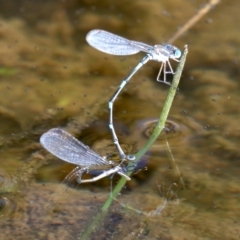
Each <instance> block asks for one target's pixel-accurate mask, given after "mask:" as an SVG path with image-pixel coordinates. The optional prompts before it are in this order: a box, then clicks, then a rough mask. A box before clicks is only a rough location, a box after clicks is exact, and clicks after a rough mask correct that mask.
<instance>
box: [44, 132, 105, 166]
mask: <svg viewBox="0 0 240 240" xmlns="http://www.w3.org/2000/svg"><path fill="white" fill-rule="evenodd" d="M40 143H41V145H42V146H43V147H44V148H45V149H46V150H47V151H49V152H50V153H52V154H53V155H55V156H56V157H58V158H60V159H62V160H64V161H66V162H69V163H72V164H76V165H80V166H84V167H91V166H98V165H109V162H108V161H106V160H105V159H104V158H102V157H101V156H99V155H98V154H97V153H95V152H94V151H93V150H91V149H90V148H89V147H88V146H86V145H84V144H83V143H81V142H80V141H79V140H77V139H76V138H75V137H73V136H72V135H71V134H69V133H67V132H65V131H64V130H62V129H60V128H53V129H51V130H49V131H48V132H46V133H44V134H43V135H42V136H41V138H40Z"/></svg>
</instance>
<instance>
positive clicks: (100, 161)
mask: <svg viewBox="0 0 240 240" xmlns="http://www.w3.org/2000/svg"><path fill="white" fill-rule="evenodd" d="M86 40H87V42H88V43H89V45H91V46H92V47H94V48H96V49H98V50H100V51H102V52H105V53H108V54H112V55H132V54H136V53H138V52H140V51H142V52H146V53H147V54H146V55H145V56H144V57H143V59H142V60H141V61H140V62H139V63H138V64H137V65H136V67H135V68H134V69H133V70H132V71H131V73H130V74H129V75H128V76H127V77H126V78H125V79H124V80H123V81H122V83H121V84H120V86H119V87H118V89H117V91H116V92H115V93H114V94H113V96H112V97H111V98H110V100H109V103H108V108H109V128H110V131H111V133H112V137H113V143H114V144H115V145H116V148H117V150H118V153H119V156H120V160H121V161H120V163H119V164H116V163H114V162H113V161H109V160H107V159H106V158H105V157H101V156H100V155H98V154H97V153H95V152H94V151H93V150H91V149H90V148H89V147H88V146H86V145H84V144H83V143H81V142H80V141H79V140H77V139H76V138H74V137H73V136H72V135H70V134H69V133H67V132H65V131H64V130H62V129H59V128H54V129H51V130H49V131H48V132H46V133H44V134H43V135H42V136H41V138H40V142H41V144H42V146H43V147H44V148H45V149H46V150H48V151H49V152H50V153H52V154H53V155H55V156H56V157H58V158H60V159H62V160H64V161H66V162H69V163H72V164H76V165H78V166H79V167H80V169H79V171H77V175H78V181H79V182H81V183H86V182H94V181H97V180H99V179H101V178H103V177H106V176H109V175H111V174H114V173H118V174H119V175H121V176H123V177H125V178H126V179H127V180H130V178H129V177H128V176H127V174H126V172H127V170H126V169H125V167H124V165H123V164H122V163H123V162H124V160H129V161H131V160H134V159H135V158H134V155H125V153H124V151H123V150H122V148H121V146H120V144H119V141H118V137H117V134H116V132H115V129H114V125H113V105H114V102H115V100H116V98H117V97H118V95H119V93H120V92H121V91H122V89H123V88H124V86H125V85H126V84H127V83H128V82H129V81H130V79H131V78H132V76H133V75H134V74H135V73H136V72H137V71H138V70H139V69H140V68H141V67H142V66H143V65H144V64H146V63H147V62H148V61H149V60H153V61H157V62H161V63H162V64H161V67H160V70H159V73H158V76H157V81H159V82H164V83H167V84H169V83H168V82H167V79H166V74H169V73H170V74H174V71H173V69H172V67H171V64H170V59H173V60H175V61H179V60H178V59H179V58H180V57H181V51H180V50H179V49H178V48H176V47H174V46H172V45H170V44H166V45H155V46H150V45H148V44H145V43H142V42H137V41H132V40H128V39H126V38H123V37H120V36H118V35H115V34H112V33H110V32H107V31H104V30H92V31H90V32H89V33H88V34H87V36H86ZM167 67H168V68H169V70H167ZM161 74H162V75H163V80H161V79H160V76H161ZM91 169H99V170H103V172H102V173H101V174H100V175H98V176H96V177H94V178H92V179H87V180H82V179H81V176H82V174H83V172H88V171H90V170H91Z"/></svg>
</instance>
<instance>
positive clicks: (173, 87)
mask: <svg viewBox="0 0 240 240" xmlns="http://www.w3.org/2000/svg"><path fill="white" fill-rule="evenodd" d="M187 53H188V48H187V45H186V46H185V48H184V52H183V55H182V57H181V61H180V63H179V65H178V67H177V71H176V74H175V75H174V78H173V82H172V85H171V86H170V89H169V92H168V95H167V98H166V101H165V103H164V105H163V109H162V112H161V114H160V117H159V119H158V122H157V125H156V127H155V129H154V131H153V133H152V135H151V136H150V138H149V140H148V141H147V142H146V144H145V145H144V146H143V147H142V149H140V150H139V151H138V152H137V154H136V155H135V157H136V159H135V160H134V161H131V162H129V164H128V166H127V168H128V169H134V166H136V165H137V163H138V162H139V161H140V159H141V158H142V157H143V155H144V154H145V153H146V152H147V151H148V150H149V149H150V147H151V146H152V144H153V143H154V142H155V141H156V139H157V138H158V136H159V135H160V133H161V132H162V130H163V129H164V127H165V122H166V120H167V117H168V113H169V111H170V109H171V106H172V102H173V99H174V96H175V94H176V91H177V89H178V84H179V81H180V78H181V75H182V71H183V67H184V64H185V61H186V56H187ZM131 174H132V171H129V172H128V173H127V175H128V176H130V175H131ZM126 182H127V180H126V178H124V177H122V178H121V179H120V181H119V182H118V184H117V186H116V187H115V188H114V190H113V191H112V192H111V194H110V195H109V197H108V199H107V201H106V202H105V203H104V205H103V206H102V208H101V210H100V211H99V212H98V214H97V215H96V216H95V218H94V219H93V221H92V222H91V223H90V225H89V226H88V227H87V228H86V229H85V230H84V232H83V233H82V235H81V237H80V238H79V239H81V240H86V239H90V234H91V232H93V231H94V230H95V229H97V228H98V227H99V226H100V224H101V223H102V222H103V220H104V217H105V215H106V214H107V210H108V208H109V206H110V205H111V203H112V201H113V200H114V199H115V198H116V196H117V195H118V194H119V193H120V191H121V190H122V188H123V187H124V185H125V184H126Z"/></svg>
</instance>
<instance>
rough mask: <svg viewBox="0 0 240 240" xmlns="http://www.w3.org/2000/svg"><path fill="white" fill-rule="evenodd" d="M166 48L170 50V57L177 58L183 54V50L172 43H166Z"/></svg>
mask: <svg viewBox="0 0 240 240" xmlns="http://www.w3.org/2000/svg"><path fill="white" fill-rule="evenodd" d="M164 48H165V49H166V50H167V51H168V52H169V57H170V58H172V59H177V58H180V57H181V56H182V52H181V50H179V49H178V48H177V47H175V46H173V45H171V44H166V45H165V46H164Z"/></svg>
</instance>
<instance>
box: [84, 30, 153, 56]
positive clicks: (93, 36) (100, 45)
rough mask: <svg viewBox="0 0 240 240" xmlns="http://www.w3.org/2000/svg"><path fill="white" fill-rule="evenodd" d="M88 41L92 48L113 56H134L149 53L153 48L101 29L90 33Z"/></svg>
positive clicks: (87, 37)
mask: <svg viewBox="0 0 240 240" xmlns="http://www.w3.org/2000/svg"><path fill="white" fill-rule="evenodd" d="M86 40H87V42H88V43H89V45H91V46H92V47H94V48H96V49H98V50H99V51H102V52H105V53H108V54H112V55H132V54H135V53H138V52H140V51H144V52H148V51H149V49H151V48H152V47H151V46H150V45H147V44H145V43H141V42H137V41H130V40H128V39H126V38H123V37H120V36H118V35H115V34H113V33H110V32H107V31H104V30H99V29H95V30H92V31H90V32H89V33H88V34H87V36H86Z"/></svg>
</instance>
